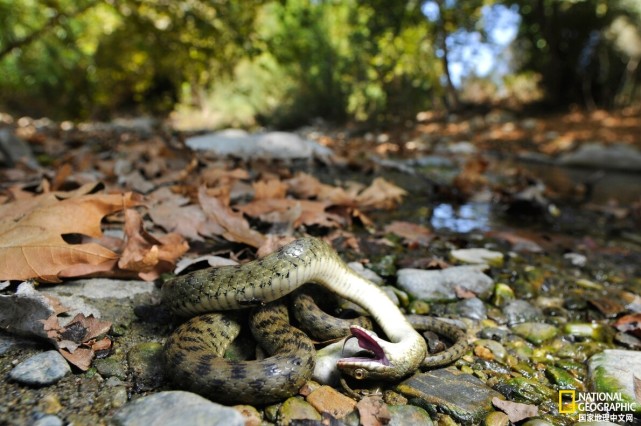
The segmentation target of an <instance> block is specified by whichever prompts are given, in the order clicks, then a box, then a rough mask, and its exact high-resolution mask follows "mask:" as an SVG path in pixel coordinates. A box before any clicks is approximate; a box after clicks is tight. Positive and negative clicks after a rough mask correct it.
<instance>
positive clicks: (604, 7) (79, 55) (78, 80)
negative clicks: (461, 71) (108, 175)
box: [0, 0, 641, 127]
mask: <svg viewBox="0 0 641 426" xmlns="http://www.w3.org/2000/svg"><path fill="white" fill-rule="evenodd" d="M435 2H436V5H437V6H438V8H439V11H440V14H439V19H436V21H435V22H430V21H429V20H427V19H426V18H425V16H424V15H423V13H422V12H421V6H422V3H423V1H419V0H405V1H393V2H392V1H387V0H372V1H369V2H360V1H357V0H344V1H338V0H320V1H319V0H245V1H242V2H239V1H237V0H217V1H215V2H212V1H210V0H184V1H179V2H172V1H164V0H118V1H112V0H73V1H72V0H22V1H19V2H16V1H15V0H0V93H1V95H0V108H3V109H8V110H10V111H14V112H17V113H27V114H30V115H43V114H46V115H49V116H51V117H54V118H86V117H94V118H95V117H107V116H109V115H112V114H115V113H116V114H117V113H123V112H133V113H140V112H147V113H154V114H166V113H168V112H170V111H172V110H175V111H177V112H176V116H177V117H179V118H180V119H182V120H185V119H189V120H191V121H192V122H198V124H199V125H208V126H209V127H211V126H212V125H215V126H222V125H230V124H231V125H242V126H254V125H260V124H269V125H275V126H278V127H291V126H298V125H301V124H303V123H305V122H308V121H309V120H311V119H313V118H315V117H323V118H326V119H330V120H334V121H344V120H357V121H369V122H376V123H385V122H389V121H392V120H398V119H403V118H407V117H412V116H413V115H414V114H415V113H416V112H418V111H420V110H424V109H428V108H431V107H434V106H435V105H441V104H443V101H444V100H446V101H445V103H446V104H447V103H448V102H449V100H450V99H451V98H452V97H456V96H457V93H456V92H454V91H453V87H452V86H451V85H448V84H447V79H445V78H444V75H446V73H445V69H446V68H447V58H448V56H447V55H445V56H444V55H443V54H442V52H446V53H447V49H448V47H447V45H446V43H445V39H446V37H447V36H448V34H452V33H453V32H455V31H458V30H460V29H462V28H464V29H468V30H475V31H480V32H481V33H482V31H483V28H482V27H481V26H480V25H479V18H480V16H481V10H482V7H483V6H484V5H489V4H493V3H498V2H499V1H498V0H471V1H465V2H463V1H457V2H454V3H452V2H447V1H444V0H435ZM501 3H504V4H508V5H510V4H517V5H518V6H519V10H520V13H521V15H522V18H523V24H522V27H521V31H520V35H519V40H518V42H517V45H516V47H515V48H514V49H513V50H512V53H514V54H515V56H516V57H515V63H519V64H521V65H522V66H521V70H520V71H522V72H521V73H519V74H516V75H514V76H509V77H508V78H507V79H506V80H505V81H504V82H503V87H499V86H498V85H497V82H496V81H494V82H488V81H482V80H479V79H470V80H469V84H468V87H467V88H466V89H465V93H462V94H461V95H462V98H463V100H465V101H472V102H495V101H497V100H498V101H501V102H505V103H507V104H510V105H512V104H515V103H519V102H528V101H531V100H533V99H536V98H538V97H539V94H540V93H539V92H538V91H539V89H541V90H543V93H544V95H546V97H547V99H548V100H550V101H552V102H554V103H555V104H560V105H565V104H568V103H571V102H582V103H584V104H587V105H590V104H591V105H608V104H611V103H612V102H614V100H617V102H620V103H626V102H631V101H632V100H633V99H635V98H636V99H638V91H639V84H638V81H639V72H640V71H639V70H641V67H638V66H636V68H635V63H636V65H638V62H639V58H638V57H637V56H635V55H637V53H635V52H637V51H639V52H641V46H639V45H641V42H639V41H635V42H633V43H632V44H630V43H629V42H625V40H630V38H629V37H627V36H626V37H627V38H626V37H624V36H623V35H625V34H630V33H631V32H632V33H635V31H636V33H635V34H637V35H638V39H639V40H641V35H639V30H638V28H639V27H640V25H639V23H640V22H641V6H639V3H638V2H635V1H634V0H616V1H606V0H573V1H565V0H540V1H537V2H531V1H527V0H504V1H502V2H501ZM622 17H624V18H625V20H624V21H621V20H620V19H619V20H618V21H617V19H618V18H622ZM615 24H616V25H615ZM595 34H597V35H598V37H597V38H595ZM595 39H598V43H593V45H590V43H591V41H590V40H595ZM626 43H627V44H626ZM630 46H632V47H630ZM639 56H640V57H641V54H639ZM635 61H636V62H635ZM631 70H632V71H631ZM539 82H540V84H537V83H539ZM533 91H536V93H535V95H536V96H533V93H532V92H533ZM525 92H528V93H525ZM455 104H456V102H453V103H450V105H455Z"/></svg>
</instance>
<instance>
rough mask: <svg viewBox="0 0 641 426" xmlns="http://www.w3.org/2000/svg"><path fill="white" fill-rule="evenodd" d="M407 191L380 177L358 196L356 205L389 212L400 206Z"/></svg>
mask: <svg viewBox="0 0 641 426" xmlns="http://www.w3.org/2000/svg"><path fill="white" fill-rule="evenodd" d="M406 195H407V191H405V190H404V189H403V188H401V187H399V186H396V185H394V184H393V183H390V182H388V181H386V180H385V179H383V178H381V177H378V178H376V179H374V181H373V182H372V184H371V185H370V186H368V187H367V188H365V189H364V190H363V192H361V193H360V194H358V195H357V196H356V200H355V201H356V204H357V205H358V206H359V207H361V208H363V209H384V210H389V209H393V208H395V207H396V206H398V205H399V204H400V203H401V201H403V197H405V196H406Z"/></svg>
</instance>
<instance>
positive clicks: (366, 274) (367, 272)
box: [347, 262, 384, 285]
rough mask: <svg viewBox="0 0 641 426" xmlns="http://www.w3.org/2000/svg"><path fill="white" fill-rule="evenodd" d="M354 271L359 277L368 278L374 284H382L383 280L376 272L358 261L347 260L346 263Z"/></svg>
mask: <svg viewBox="0 0 641 426" xmlns="http://www.w3.org/2000/svg"><path fill="white" fill-rule="evenodd" d="M347 266H349V267H350V268H352V270H353V271H354V272H356V273H357V274H358V275H360V276H361V277H363V278H365V279H367V280H370V281H371V282H373V283H374V284H378V285H382V284H383V282H384V280H383V278H381V276H380V275H378V274H377V273H376V272H374V271H372V270H371V269H368V268H366V267H364V266H363V264H362V263H360V262H349V263H348V264H347Z"/></svg>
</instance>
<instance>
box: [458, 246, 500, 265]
mask: <svg viewBox="0 0 641 426" xmlns="http://www.w3.org/2000/svg"><path fill="white" fill-rule="evenodd" d="M450 256H452V258H453V259H455V260H458V261H459V262H463V263H472V264H479V263H480V264H488V265H491V266H496V267H500V266H502V265H503V253H501V252H499V251H493V250H488V249H485V248H468V249H459V250H452V251H451V252H450Z"/></svg>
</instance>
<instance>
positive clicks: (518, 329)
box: [512, 322, 559, 345]
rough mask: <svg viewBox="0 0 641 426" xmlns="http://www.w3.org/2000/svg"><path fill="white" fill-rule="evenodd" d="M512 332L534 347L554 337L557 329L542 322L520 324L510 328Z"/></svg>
mask: <svg viewBox="0 0 641 426" xmlns="http://www.w3.org/2000/svg"><path fill="white" fill-rule="evenodd" d="M512 331H513V332H514V333H516V334H518V335H519V336H521V337H523V338H524V339H526V340H527V341H529V342H532V343H534V344H535V345H540V344H541V343H543V342H545V341H546V340H548V339H551V338H553V337H556V336H557V335H558V334H559V329H558V328H557V327H555V326H553V325H551V324H546V323H543V322H522V323H520V324H516V325H515V326H514V327H512Z"/></svg>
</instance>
